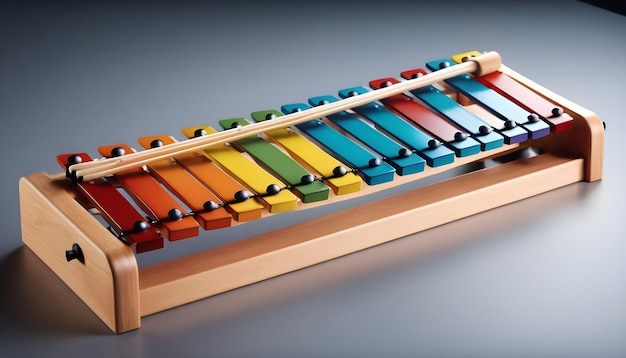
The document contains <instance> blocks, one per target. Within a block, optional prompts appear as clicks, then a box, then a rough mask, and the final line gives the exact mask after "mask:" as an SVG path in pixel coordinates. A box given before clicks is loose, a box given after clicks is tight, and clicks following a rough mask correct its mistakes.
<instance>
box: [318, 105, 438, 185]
mask: <svg viewBox="0 0 626 358" xmlns="http://www.w3.org/2000/svg"><path fill="white" fill-rule="evenodd" d="M338 100H339V99H338V98H336V97H334V96H328V95H326V96H317V97H312V98H310V99H309V104H310V105H312V106H320V105H324V104H326V103H332V102H337V101H338ZM326 118H328V119H329V120H330V121H331V122H332V123H334V124H335V125H336V126H338V127H339V128H341V129H342V130H344V131H345V132H347V133H349V134H350V135H352V136H353V137H355V138H356V139H358V140H359V141H360V142H361V143H363V144H364V145H366V146H367V147H369V148H371V149H373V150H374V151H375V152H377V153H378V154H380V155H381V156H382V158H383V160H384V161H386V162H387V163H389V164H390V165H391V166H392V167H394V168H395V169H396V173H398V174H399V175H409V174H414V173H419V172H422V171H424V167H425V164H426V162H425V161H424V159H422V158H421V157H420V156H418V155H417V154H415V153H413V152H412V151H411V150H410V149H408V148H406V147H405V146H403V145H400V144H399V143H398V142H396V141H394V140H392V139H391V138H389V137H388V136H386V135H385V134H383V133H382V132H380V131H378V130H376V129H375V128H373V127H372V126H370V125H368V124H367V123H365V122H364V121H363V120H361V119H360V118H359V117H357V116H355V115H354V114H352V113H349V112H347V111H341V112H338V113H335V114H331V115H328V116H327V117H326Z"/></svg>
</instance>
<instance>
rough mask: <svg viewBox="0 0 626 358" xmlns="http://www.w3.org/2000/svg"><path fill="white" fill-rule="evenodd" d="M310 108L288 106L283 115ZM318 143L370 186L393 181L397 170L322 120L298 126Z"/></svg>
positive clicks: (283, 107) (301, 105)
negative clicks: (353, 170) (347, 165)
mask: <svg viewBox="0 0 626 358" xmlns="http://www.w3.org/2000/svg"><path fill="white" fill-rule="evenodd" d="M308 108H310V106H309V105H307V104H305V103H295V104H287V105H283V106H282V107H281V111H282V112H283V113H285V114H286V113H292V112H294V111H301V110H306V109H308ZM296 127H297V128H298V129H300V130H301V131H302V132H304V133H306V134H307V135H308V136H310V137H311V138H313V139H315V140H316V141H317V142H318V143H320V144H321V145H323V146H324V147H326V148H328V150H330V151H331V152H333V153H335V155H337V156H338V157H340V158H341V159H342V160H343V161H345V162H346V163H348V164H349V165H351V166H352V169H356V170H358V173H359V175H361V177H362V178H363V179H364V180H365V182H366V183H368V184H369V185H376V184H382V183H386V182H390V181H392V180H393V177H394V173H395V170H394V169H393V168H392V167H391V166H390V165H389V164H387V163H385V162H383V161H381V160H380V158H379V157H377V156H375V155H374V154H373V153H371V152H370V151H368V150H367V149H365V148H363V147H362V146H361V145H359V144H357V143H355V142H354V141H352V140H351V139H349V138H348V137H346V136H344V135H343V134H341V133H339V132H338V131H336V130H335V129H333V128H331V127H330V126H329V125H327V124H326V123H324V122H323V121H322V120H320V119H316V120H312V121H308V122H305V123H301V124H298V125H297V126H296Z"/></svg>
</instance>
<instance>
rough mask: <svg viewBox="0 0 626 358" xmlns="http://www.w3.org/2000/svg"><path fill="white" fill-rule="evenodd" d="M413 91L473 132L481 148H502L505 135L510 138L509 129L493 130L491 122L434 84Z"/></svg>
mask: <svg viewBox="0 0 626 358" xmlns="http://www.w3.org/2000/svg"><path fill="white" fill-rule="evenodd" d="M411 93H412V94H414V95H415V96H416V97H417V98H419V99H420V100H422V101H423V102H424V103H426V104H427V105H429V106H430V107H431V108H432V109H434V110H435V111H437V112H439V113H440V114H441V115H442V116H444V117H446V118H448V119H449V120H451V121H452V122H454V123H456V124H457V125H458V126H459V127H461V128H463V129H465V130H466V131H468V132H469V133H470V134H472V137H474V139H476V140H477V141H478V142H480V149H481V150H491V149H496V148H500V147H502V145H503V144H504V139H505V137H506V138H507V139H508V138H509V136H508V133H507V131H502V132H501V133H497V132H494V131H492V127H491V126H490V125H489V123H486V122H485V121H483V120H482V119H480V118H479V117H477V116H476V115H474V114H473V113H471V112H469V111H468V110H466V109H465V108H463V106H461V105H460V104H458V103H457V102H456V101H455V100H453V99H452V98H450V97H448V96H447V95H445V94H443V93H441V92H440V91H439V90H438V89H436V88H435V87H433V86H426V87H423V88H419V89H416V90H413V91H411ZM483 131H484V132H483ZM503 136H505V137H503ZM507 143H508V142H507Z"/></svg>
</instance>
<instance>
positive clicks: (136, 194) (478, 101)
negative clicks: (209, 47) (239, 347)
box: [20, 51, 604, 333]
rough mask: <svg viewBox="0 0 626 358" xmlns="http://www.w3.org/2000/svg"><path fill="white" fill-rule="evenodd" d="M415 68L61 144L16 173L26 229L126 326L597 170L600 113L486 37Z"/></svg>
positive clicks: (109, 320) (83, 291)
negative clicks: (208, 118)
mask: <svg viewBox="0 0 626 358" xmlns="http://www.w3.org/2000/svg"><path fill="white" fill-rule="evenodd" d="M426 67H427V68H428V69H429V70H430V72H429V71H426V70H424V69H415V70H410V71H405V72H402V73H401V77H403V79H395V78H383V79H377V80H373V81H371V82H370V83H369V86H370V88H371V89H367V88H365V87H352V88H347V89H343V90H341V91H339V93H338V97H334V96H319V97H313V98H310V99H309V100H308V104H305V103H296V104H289V105H284V106H282V107H281V108H280V109H281V110H280V111H277V110H264V111H258V112H254V113H252V116H251V117H252V120H253V122H254V123H251V121H248V120H246V119H243V118H234V119H228V120H223V121H220V122H219V123H220V126H222V128H223V129H224V130H222V131H216V130H215V129H213V128H211V127H208V126H197V127H190V128H185V129H184V130H183V133H184V134H185V136H186V137H188V138H189V139H186V140H183V141H176V140H174V138H172V137H170V136H149V137H143V138H140V139H139V143H140V145H141V146H142V147H143V148H145V150H142V151H134V150H133V149H132V148H131V147H130V146H128V145H125V144H113V145H107V146H102V147H100V148H99V149H98V151H99V152H100V155H102V156H103V157H105V158H102V159H97V160H92V159H91V158H90V156H89V155H88V154H86V153H70V154H63V155H59V156H57V160H58V162H59V164H60V165H61V166H62V168H64V169H65V173H63V174H58V175H53V176H50V175H48V174H46V173H35V174H31V175H28V176H25V177H24V178H22V179H21V180H20V204H21V217H22V235H23V241H24V243H25V244H26V246H28V247H29V248H30V249H32V251H34V252H35V254H36V255H37V256H38V257H40V258H41V259H42V260H43V261H44V262H45V263H46V264H47V265H48V266H49V267H50V268H51V269H52V270H53V271H54V272H55V273H56V274H57V275H58V276H59V277H60V278H61V279H62V280H63V281H64V282H65V283H66V284H67V285H68V286H69V287H70V288H71V289H72V290H73V291H74V292H75V293H76V294H77V295H78V296H79V297H80V298H81V299H82V300H83V301H84V302H85V303H86V304H87V305H88V306H89V307H90V308H91V309H92V310H93V311H94V312H95V313H96V314H97V315H98V316H99V317H100V318H101V319H102V320H103V321H104V322H105V323H106V324H107V325H108V326H109V327H110V328H111V330H113V331H114V332H116V333H121V332H125V331H129V330H132V329H136V328H138V327H139V326H140V321H141V317H142V316H145V315H149V314H152V313H156V312H159V311H163V310H166V309H169V308H172V307H176V306H178V305H182V304H185V303H188V302H192V301H194V300H198V299H201V298H205V297H208V296H211V295H214V294H218V293H221V292H225V291H228V290H231V289H234V288H237V287H241V286H244V285H247V284H250V283H254V282H258V281H261V280H264V279H267V278H271V277H274V276H277V275H280V274H283V273H286V272H290V271H293V270H297V269H300V268H303V267H307V266H310V265H313V264H317V263H320V262H323V261H326V260H329V259H332V258H336V257H339V256H342V255H345V254H348V253H351V252H355V251H358V250H361V249H364V248H368V247H371V246H374V245H378V244H380V243H384V242H387V241H390V240H393V239H396V238H399V237H402V236H406V235H409V234H412V233H415V232H419V231H421V230H425V229H428V228H432V227H435V226H438V225H441V224H444V223H447V222H450V221H453V220H456V219H459V218H463V217H466V216H469V215H473V214H476V213H479V212H482V211H485V210H489V209H492V208H495V207H498V206H501V205H504V204H507V203H511V202H514V201H517V200H521V199H523V198H526V197H530V196H533V195H536V194H539V193H542V192H546V191H548V190H552V189H555V188H558V187H561V186H565V185H568V184H571V183H574V182H579V181H589V182H590V181H595V180H599V179H600V178H601V175H602V159H603V158H602V156H603V140H604V128H603V124H602V122H601V121H600V120H599V118H598V117H597V116H596V115H595V114H593V113H592V112H590V111H588V110H587V109H584V108H582V107H580V106H578V105H576V104H574V103H572V102H570V101H568V100H566V99H564V98H562V97H560V96H558V95H556V94H554V93H552V92H550V91H549V90H547V89H545V88H543V87H541V86H540V85H538V84H536V83H534V82H532V81H530V80H528V79H526V78H524V77H523V76H521V75H520V74H518V73H516V72H514V71H513V70H511V69H509V68H508V67H506V66H504V65H502V64H501V61H500V57H499V55H498V54H497V53H495V52H489V53H484V54H482V53H479V52H476V51H472V52H468V53H464V54H459V55H455V56H452V57H451V58H448V59H441V60H437V61H431V62H428V63H427V64H426ZM529 148H532V149H533V151H534V152H535V153H538V154H536V155H533V156H531V157H524V158H518V159H516V160H511V161H506V162H504V161H503V163H502V164H500V165H496V166H492V167H488V168H487V167H486V168H484V169H480V170H476V171H472V172H469V173H465V174H462V175H459V176H455V177H452V178H449V179H446V180H443V181H441V182H437V183H434V184H430V185H428V186H425V187H420V188H417V189H412V190H411V191H409V192H404V193H402V194H401V195H397V196H392V197H388V198H384V199H380V200H376V201H372V202H368V203H366V204H363V205H360V206H356V207H352V208H349V209H346V210H343V211H339V212H336V213H332V214H328V215H325V216H322V217H319V218H314V219H310V220H308V221H305V222H303V223H300V224H298V225H296V226H291V227H287V228H282V229H278V230H275V231H273V232H269V233H266V234H260V235H257V236H254V237H251V238H247V239H244V240H240V241H236V242H232V243H228V244H225V245H222V246H218V247H214V248H210V249H208V250H205V251H202V252H198V253H194V254H191V255H187V256H186V257H183V258H177V259H172V260H169V261H166V262H162V263H158V264H154V265H151V266H148V267H142V268H139V267H138V265H137V258H136V255H137V254H139V253H141V252H145V251H150V250H155V249H159V248H161V247H163V242H164V241H163V240H164V238H166V239H168V240H170V241H176V240H180V239H184V238H188V237H193V236H196V235H198V234H199V227H202V228H203V229H207V230H210V229H218V228H225V227H228V226H231V225H232V224H234V223H238V222H247V221H253V220H256V219H260V218H262V217H263V216H266V215H271V214H275V213H280V212H286V211H292V210H300V209H304V208H308V207H314V206H316V205H325V204H327V203H331V202H337V201H340V200H344V199H346V198H354V197H356V196H363V195H367V194H371V193H373V192H375V191H380V190H383V189H387V188H390V187H395V186H398V185H401V184H405V183H408V182H411V181H414V180H417V179H420V178H425V177H427V176H431V175H434V174H437V173H443V172H445V171H449V170H450V169H452V168H457V167H459V166H462V165H465V164H470V163H477V162H481V161H485V160H488V159H495V160H497V159H498V158H501V157H504V156H507V157H510V156H511V155H512V154H515V153H519V152H521V151H524V150H528V149H529ZM244 153H245V154H244ZM68 178H69V179H68ZM363 182H365V184H363ZM175 198H176V199H175ZM129 199H132V200H129ZM94 214H96V215H99V216H100V217H101V218H102V220H103V221H105V222H106V225H102V224H101V222H102V220H98V219H96V218H95V217H94ZM416 215H418V217H420V220H415V219H414V218H415V217H416Z"/></svg>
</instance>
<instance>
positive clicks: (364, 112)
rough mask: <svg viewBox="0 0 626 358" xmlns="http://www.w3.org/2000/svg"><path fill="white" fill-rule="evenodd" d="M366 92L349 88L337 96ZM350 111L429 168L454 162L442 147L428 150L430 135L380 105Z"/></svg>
mask: <svg viewBox="0 0 626 358" xmlns="http://www.w3.org/2000/svg"><path fill="white" fill-rule="evenodd" d="M368 91H369V90H368V89H367V88H365V87H361V86H359V87H351V88H346V89H342V90H340V91H339V96H340V97H342V98H348V97H351V96H354V95H359V94H362V93H366V92H368ZM352 110H353V111H354V112H355V113H357V114H359V115H361V116H363V117H364V118H366V119H368V120H369V121H370V122H372V123H374V125H376V126H377V127H379V128H381V129H382V130H384V131H385V132H387V133H389V134H390V135H392V136H393V137H395V138H397V139H398V140H400V141H401V142H402V143H404V144H405V145H407V146H408V147H410V148H411V149H413V150H415V151H416V152H417V153H418V154H419V155H420V156H421V157H422V158H424V159H425V160H426V163H427V164H428V165H429V166H431V167H438V166H442V165H446V164H450V163H452V162H454V152H453V151H452V150H450V149H448V148H447V147H446V146H442V145H440V146H436V147H435V148H430V147H429V143H433V141H434V140H435V139H434V138H433V137H432V136H431V135H430V134H427V133H426V132H424V131H422V130H421V129H419V128H418V127H416V126H414V125H411V124H409V123H408V122H407V121H405V120H404V119H402V118H400V117H398V116H397V115H395V114H394V113H392V112H391V111H389V110H388V109H387V108H385V107H384V106H382V105H381V104H378V103H374V102H372V103H368V104H366V105H363V106H359V107H356V108H352Z"/></svg>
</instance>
